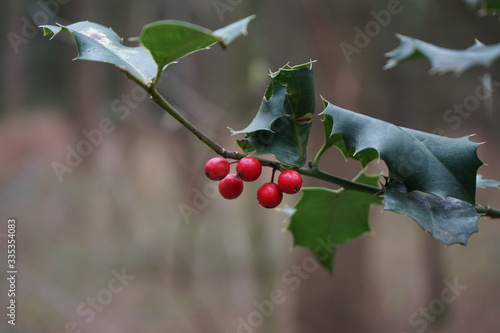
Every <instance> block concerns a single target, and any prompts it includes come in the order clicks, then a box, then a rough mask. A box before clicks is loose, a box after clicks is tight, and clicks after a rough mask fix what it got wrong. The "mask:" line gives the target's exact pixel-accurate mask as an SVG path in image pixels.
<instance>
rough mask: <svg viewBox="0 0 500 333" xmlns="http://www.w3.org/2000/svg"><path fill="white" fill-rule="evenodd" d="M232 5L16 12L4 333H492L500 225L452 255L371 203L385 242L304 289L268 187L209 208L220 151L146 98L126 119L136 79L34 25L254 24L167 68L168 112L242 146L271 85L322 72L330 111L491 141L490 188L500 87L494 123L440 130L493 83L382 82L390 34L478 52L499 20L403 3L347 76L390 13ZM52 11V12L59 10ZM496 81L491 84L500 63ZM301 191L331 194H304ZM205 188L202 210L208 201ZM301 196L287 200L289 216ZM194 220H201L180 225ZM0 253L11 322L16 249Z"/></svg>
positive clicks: (337, 166)
mask: <svg viewBox="0 0 500 333" xmlns="http://www.w3.org/2000/svg"><path fill="white" fill-rule="evenodd" d="M221 2H222V3H223V4H225V5H226V7H224V8H226V9H227V10H226V11H224V12H221V11H220V10H219V11H218V10H217V9H216V7H215V6H214V1H212V0H206V1H201V0H190V1H180V0H178V1H169V0H150V1H139V0H120V1H118V0H109V1H97V0H85V1H84V0H60V1H59V2H56V0H50V1H47V0H40V1H38V0H33V1H31V0H19V1H13V0H8V1H4V2H3V3H2V5H1V6H2V10H1V11H0V17H1V19H0V29H1V31H2V36H3V37H2V38H3V42H2V43H1V44H0V68H1V73H2V75H1V77H0V85H1V91H0V106H1V108H0V220H1V221H2V224H1V225H2V229H1V230H0V233H1V236H2V237H3V238H5V236H6V230H7V228H6V221H7V219H8V218H9V217H15V218H16V219H17V221H18V225H17V242H18V253H17V258H18V266H19V274H18V285H17V288H18V290H17V291H18V293H17V304H18V309H17V311H18V312H17V325H16V326H15V327H12V326H11V325H8V324H7V323H6V319H5V314H4V313H2V317H3V319H2V321H1V324H0V330H1V331H2V332H23V333H29V332H33V333H34V332H37V333H38V332H54V333H56V332H57V333H60V332H80V330H81V332H106V333H115V332H116V333H118V332H120V333H122V332H127V333H128V332H148V333H154V332H172V333H183V332H186V333H187V332H189V333H194V332H200V333H201V332H203V333H216V332H217V333H220V332H227V333H229V332H242V333H243V332H244V333H251V332H261V333H270V332H289V333H294V332H296V333H309V332H310V333H316V332H356V333H402V332H406V333H414V332H424V331H425V332H450V333H451V332H453V333H462V332H464V333H465V332H482V333H489V332H498V328H499V327H500V316H499V314H500V283H499V281H500V264H499V257H500V242H499V240H500V226H499V225H498V221H495V220H489V219H483V220H481V221H480V223H479V228H480V232H479V233H477V234H474V235H473V236H472V237H471V238H470V240H469V244H468V246H467V247H466V248H465V247H462V246H451V247H448V248H447V247H445V246H444V245H442V244H441V243H439V242H437V241H436V240H434V239H433V238H432V237H431V236H429V235H427V234H426V233H425V232H424V231H423V230H422V229H420V228H419V227H418V226H417V225H416V224H415V223H414V222H413V221H411V220H410V219H409V218H407V217H404V216H400V215H396V214H394V213H390V212H383V213H381V207H380V206H377V207H374V208H373V209H372V212H371V215H372V219H371V226H372V229H373V232H372V233H370V234H368V235H365V236H364V237H362V238H360V239H358V240H356V241H353V242H351V243H349V244H347V245H345V246H343V247H341V248H340V249H339V250H338V251H337V255H336V264H335V271H334V274H333V275H330V274H328V273H327V272H326V271H325V270H324V269H322V268H320V267H317V268H314V267H313V268H314V269H311V268H310V266H308V267H309V271H310V272H309V273H307V274H306V273H304V272H305V271H304V269H302V271H301V272H300V274H299V272H297V267H299V268H301V267H302V266H303V264H304V263H309V264H310V260H308V258H310V256H311V255H310V253H309V252H308V251H307V250H305V249H303V248H291V244H292V239H291V236H290V234H289V233H288V232H286V231H285V230H284V228H285V227H286V223H287V222H286V216H285V215H284V214H283V213H280V212H277V211H275V210H265V209H263V208H261V207H260V206H259V205H258V203H257V201H256V199H255V191H256V190H257V187H258V186H259V184H260V183H261V182H263V180H262V179H265V178H262V179H261V180H259V181H257V182H255V183H252V184H248V185H247V186H246V188H245V191H244V194H243V195H242V196H241V197H240V198H238V199H237V200H234V201H227V200H224V199H222V198H221V197H220V196H218V195H213V192H214V183H212V182H210V181H209V180H208V179H207V178H206V177H205V175H204V174H203V165H204V163H205V162H206V161H207V160H208V159H209V158H210V157H212V156H213V155H214V154H213V153H212V152H211V151H210V150H209V149H208V148H207V147H205V146H204V145H203V144H202V143H200V142H199V141H198V140H196V139H195V138H194V137H193V136H192V135H191V134H190V133H188V131H187V130H185V129H183V128H180V127H179V126H178V125H177V124H176V123H175V121H173V120H172V119H170V118H168V117H165V116H164V114H163V111H162V110H161V109H160V108H159V107H157V106H156V105H155V104H154V103H152V102H151V101H149V99H144V98H142V99H138V98H136V99H135V100H134V99H133V98H132V100H129V102H130V104H129V109H130V113H128V114H127V115H126V116H122V117H120V115H123V114H118V113H115V112H113V105H115V106H116V105H117V103H118V104H119V105H121V106H123V105H124V104H123V103H125V102H124V101H125V100H124V97H123V95H129V96H132V95H131V94H133V93H134V92H135V93H137V90H134V85H133V84H132V83H131V82H128V81H127V80H126V78H125V77H124V75H123V74H121V73H120V72H119V71H117V70H116V69H115V68H113V67H112V66H110V65H107V64H102V63H90V62H83V61H76V62H74V61H72V60H71V59H72V58H74V57H75V56H76V49H75V47H74V45H73V43H72V42H71V41H70V40H69V39H68V38H65V37H63V36H61V38H59V37H57V38H55V39H54V40H52V41H49V38H48V37H45V38H43V37H42V34H41V32H40V31H38V32H34V31H33V30H30V29H31V28H29V26H30V22H32V21H33V20H35V23H37V24H45V23H49V24H53V23H54V22H58V23H61V24H70V23H73V22H77V21H83V20H89V21H93V22H97V23H100V24H103V25H106V26H110V27H112V28H113V29H114V30H115V31H116V32H117V33H118V34H119V35H120V36H122V37H125V38H128V37H135V36H138V35H139V34H140V31H141V28H142V26H143V25H144V24H146V23H149V22H152V21H156V20H160V19H177V20H185V21H189V22H192V23H195V24H198V25H202V26H205V27H207V28H210V29H217V28H219V27H222V26H225V25H227V24H229V23H231V22H234V21H236V20H238V19H241V18H243V17H246V16H248V15H252V14H256V15H257V19H255V20H254V21H252V22H251V23H250V26H249V29H248V32H249V34H248V36H246V37H242V38H239V39H237V40H236V41H235V42H234V43H233V44H231V45H230V47H229V48H228V49H227V50H222V49H221V48H220V47H214V48H213V49H212V50H210V51H203V52H199V53H197V54H194V55H190V56H188V57H187V58H185V59H183V60H182V61H181V62H180V63H178V64H176V65H173V66H171V68H170V69H169V70H168V71H167V73H165V75H164V82H163V83H162V89H161V90H162V91H163V92H164V93H165V95H166V96H167V97H168V99H169V100H170V101H172V103H173V104H174V105H175V106H177V107H178V108H179V109H180V110H181V111H182V112H183V114H185V115H186V117H188V118H189V119H190V120H191V121H192V122H194V123H195V124H196V125H197V126H199V128H201V129H202V130H203V131H205V132H206V133H208V134H209V135H210V136H211V137H213V138H214V139H216V140H217V141H219V142H220V143H221V144H223V145H224V146H225V147H226V148H228V149H237V145H236V143H235V138H234V137H231V136H230V133H229V131H228V130H227V129H226V126H230V127H232V128H235V129H241V128H243V127H244V126H246V125H247V124H248V122H249V121H250V120H251V119H252V118H253V116H254V114H255V112H256V111H257V109H258V107H259V105H260V101H261V98H262V95H263V93H264V91H265V88H266V86H267V83H268V77H267V74H268V73H269V70H272V71H275V70H277V69H278V68H279V67H281V66H283V65H284V64H286V63H287V62H289V63H290V64H292V65H296V64H301V63H304V62H307V61H309V60H310V59H313V60H317V62H316V63H315V64H314V72H315V84H316V91H317V94H318V100H317V111H318V112H320V111H321V103H320V99H319V95H320V94H321V95H322V96H323V97H325V98H326V99H328V100H329V101H331V102H332V103H335V104H336V105H339V106H341V107H344V108H347V109H351V110H354V111H357V112H360V113H363V114H366V115H369V116H373V117H376V118H380V119H383V120H386V121H389V122H393V123H395V124H397V125H401V126H405V127H411V128H415V129H418V130H422V131H428V132H433V131H439V132H440V133H444V134H445V135H447V136H451V137H459V136H464V135H469V134H473V133H475V134H476V135H475V136H474V137H472V140H473V141H475V142H486V144H484V145H482V146H481V147H480V149H479V156H480V158H481V159H482V160H483V161H484V162H485V163H487V164H488V165H487V166H483V167H481V169H480V173H481V174H483V175H484V177H485V178H497V179H498V178H500V172H499V171H500V169H499V165H500V154H498V151H499V147H500V131H499V129H500V111H498V110H497V109H498V108H499V106H500V98H499V97H500V96H499V94H498V92H497V91H496V90H495V91H493V97H492V102H493V110H491V109H489V110H488V108H487V107H486V106H488V105H489V104H490V103H489V102H484V103H483V102H481V103H480V105H479V106H477V107H475V108H474V110H473V112H470V114H469V115H468V116H467V117H465V116H460V123H458V122H457V121H453V122H451V121H450V120H449V119H447V118H446V116H445V115H446V114H447V113H446V112H447V110H448V109H450V108H453V107H454V105H457V104H458V105H461V104H463V103H464V101H466V100H467V98H468V97H469V98H470V96H475V94H476V89H477V88H478V87H480V86H481V83H480V81H479V80H478V77H480V76H481V75H482V74H483V73H484V71H485V70H484V69H482V68H473V69H471V70H468V71H467V72H465V73H464V74H462V75H461V76H460V77H456V76H454V75H451V74H446V75H440V76H435V75H434V76H432V75H429V73H428V69H429V68H430V65H429V63H428V62H427V61H424V60H418V61H413V62H408V63H405V64H402V65H400V66H398V67H396V68H394V69H391V70H388V71H383V70H382V67H383V65H384V64H385V62H386V58H384V53H386V52H388V51H390V50H392V49H393V48H395V47H396V46H397V45H398V44H399V42H398V39H397V38H396V36H395V34H396V33H401V34H404V35H408V36H411V37H415V38H419V39H422V40H425V41H428V42H430V43H434V44H437V45H440V46H443V47H448V48H456V49H463V48H467V47H469V46H471V45H472V44H473V43H474V39H475V38H477V39H479V40H480V41H482V42H483V43H486V44H492V43H500V35H499V33H498V31H499V27H500V23H499V22H498V18H496V17H481V16H479V15H478V8H475V7H471V6H470V5H468V4H467V3H465V2H464V1H462V0H419V1H410V0H407V1H401V6H402V8H403V9H402V11H401V12H400V13H398V14H396V15H392V16H391V18H390V22H389V23H388V24H387V26H386V27H383V28H381V29H380V33H378V34H377V35H376V36H375V37H373V38H371V39H370V43H369V44H368V45H367V46H366V47H363V48H361V50H360V52H359V53H356V54H353V55H352V57H351V59H350V61H347V59H346V58H345V57H344V54H343V53H342V50H341V48H340V44H341V43H342V42H344V43H348V44H351V45H354V38H355V35H356V31H355V30H354V29H355V28H356V27H358V28H360V29H361V30H364V28H365V26H366V24H367V23H368V22H370V21H373V20H374V17H373V15H372V13H371V11H380V10H383V9H387V8H388V4H389V3H390V2H391V1H373V0H372V1H368V0H356V1H352V0H338V1H326V0H315V1H314V0H291V1H290V0H287V1H285V0H275V1H260V0H254V1H246V0H241V1H236V0H232V1H229V0H221V1H219V2H218V3H221ZM46 3H52V4H54V3H56V4H58V5H57V6H54V5H52V6H49V10H48V11H47V10H46V9H44V8H46V7H44V6H43V4H46ZM219 5H220V4H219ZM51 9H52V12H51V11H50V10H51ZM44 13H45V14H44ZM51 13H52V14H53V15H52V14H51ZM49 14H51V15H49ZM36 20H38V22H36ZM9 34H10V35H9ZM13 34H15V35H17V36H19V37H20V38H21V39H16V40H17V41H18V42H16V43H13V42H12V40H11V39H9V36H11V37H12V36H13ZM126 43H128V44H130V45H133V44H132V43H130V42H126ZM490 72H491V73H492V78H493V87H494V88H496V87H498V86H499V85H498V84H496V85H495V82H497V81H496V80H500V76H499V73H498V65H494V66H493V67H492V68H491V69H490ZM498 82H500V81H498ZM120 103H122V104H120ZM448 115H449V114H448ZM453 115H454V116H457V114H456V113H455V114H453ZM103 118H110V119H111V120H112V122H113V125H114V127H113V128H114V130H112V131H111V132H110V133H107V134H104V138H103V140H102V142H101V143H100V144H98V145H97V146H94V147H93V150H92V152H91V153H90V154H88V155H87V156H85V157H83V160H82V162H81V163H79V165H78V166H77V167H75V168H73V170H72V172H66V173H64V174H63V175H62V181H59V179H58V177H57V176H56V174H55V172H54V170H53V167H52V164H53V162H54V161H57V162H60V163H63V164H65V158H66V155H67V153H68V152H67V147H68V146H69V147H71V148H73V149H75V147H76V146H77V144H78V143H79V142H80V141H81V140H85V139H86V138H85V136H84V134H83V131H85V130H86V131H90V130H92V129H95V128H97V127H98V126H99V122H100V121H101V120H102V119H103ZM320 119H321V117H317V119H316V120H315V122H314V125H313V133H312V136H311V140H310V156H311V155H312V154H313V153H314V152H315V151H316V150H317V149H318V148H319V147H320V145H321V142H322V138H323V133H322V132H323V130H322V126H321V121H320ZM322 166H324V167H325V168H326V169H327V170H331V171H332V172H335V173H336V174H339V175H341V176H345V177H351V176H353V175H355V174H356V173H357V172H358V171H359V167H358V166H357V163H352V162H345V161H344V159H343V158H342V156H341V155H340V153H339V152H338V151H336V150H331V151H330V152H329V153H328V158H327V159H326V160H325V161H324V162H323V164H322ZM380 167H381V166H380V165H379V166H377V165H371V166H370V168H372V169H373V170H378V169H380ZM266 172H267V171H266ZM263 177H267V175H265V176H263ZM305 185H307V186H312V185H322V186H328V187H329V186H330V184H324V183H321V182H317V181H312V180H310V179H307V180H305ZM200 191H201V193H205V194H208V199H207V200H203V199H200V195H199V193H200ZM298 198H299V196H287V197H286V199H285V200H284V202H283V203H282V205H281V207H286V206H292V205H293V204H294V203H295V201H296V200H298ZM478 202H480V203H482V204H484V205H492V206H496V207H498V206H500V193H498V190H496V191H495V190H479V191H478ZM182 207H191V208H192V209H193V210H192V212H193V214H191V215H189V216H187V217H186V216H183V215H182V214H181V208H182ZM311 223H314V221H311ZM0 240H2V243H1V244H0V246H1V254H0V260H1V262H2V264H1V265H0V267H2V271H1V272H0V278H1V280H2V281H4V282H2V283H1V284H0V286H1V288H0V295H1V300H2V301H1V304H2V308H3V309H4V310H3V311H5V307H4V306H6V304H7V303H6V294H7V288H6V287H7V283H5V281H6V280H5V274H6V269H4V267H5V265H4V263H6V242H5V239H0ZM123 270H125V272H126V274H127V275H129V276H131V277H133V279H132V278H130V279H131V280H130V281H126V282H125V284H124V285H123V288H121V289H120V292H115V291H116V289H113V290H115V291H113V290H111V287H110V283H111V282H113V281H114V282H113V283H116V280H114V276H115V275H114V274H116V272H123ZM291 279H293V281H294V283H293V284H291V283H290V281H291ZM445 281H447V282H445ZM454 283H458V284H459V285H464V286H466V287H467V288H466V289H465V290H459V291H458V292H457V290H455V292H456V297H455V298H454V299H453V301H451V302H449V303H443V301H442V297H443V292H445V291H446V292H450V290H449V288H450V287H449V285H450V284H454ZM292 286H293V287H294V288H291V287H292ZM447 288H448V289H447ZM109 290H111V291H113V293H110V292H109ZM273 290H278V291H280V292H282V293H283V295H284V296H283V297H284V299H283V298H282V299H281V300H282V301H283V302H281V304H276V305H275V306H274V309H273V311H270V310H269V308H268V310H269V311H268V310H265V309H264V310H258V309H259V304H268V303H266V302H265V301H266V300H270V299H271V295H272V291H273ZM110 295H111V298H110ZM446 295H448V294H446ZM96 297H97V298H96ZM92 298H94V299H97V300H98V302H100V303H99V304H98V305H99V306H98V307H95V309H96V310H95V312H94V314H95V316H91V315H90V312H89V309H91V307H90V305H89V303H88V302H89V300H91V299H92ZM440 300H441V301H440ZM82 304H83V305H82ZM442 304H445V307H442V306H441V305H442ZM429 307H431V310H432V311H431V312H429V314H428V315H427V317H426V316H425V315H424V313H425V311H426V310H425V309H426V308H427V309H428V308H429ZM82 310H87V312H85V314H82ZM3 311H2V312H3ZM258 311H260V314H259V312H258ZM434 314H436V315H434ZM261 318H262V319H263V320H260V319H261ZM249 322H250V323H252V325H253V326H252V325H250V324H249ZM254 326H255V327H254Z"/></svg>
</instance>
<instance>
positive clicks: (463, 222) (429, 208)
mask: <svg viewBox="0 0 500 333" xmlns="http://www.w3.org/2000/svg"><path fill="white" fill-rule="evenodd" d="M384 199H385V206H384V209H385V210H390V211H393V212H396V213H399V214H403V215H407V216H409V217H411V218H412V219H413V220H415V221H416V222H417V223H418V224H419V225H420V226H421V227H422V228H423V229H424V230H426V231H428V232H429V233H431V234H432V235H433V236H434V238H436V239H437V240H439V241H441V242H443V243H444V244H446V245H451V244H455V243H460V244H464V245H465V244H467V240H468V238H469V236H470V235H471V234H473V233H475V232H477V231H478V229H477V221H478V219H479V217H480V215H479V214H478V213H477V211H476V209H475V208H474V206H473V205H471V204H470V203H468V202H465V201H462V200H459V199H455V198H452V197H446V198H442V197H438V196H435V195H433V194H429V193H424V192H420V191H411V192H410V193H408V192H407V190H406V187H405V186H404V185H403V184H402V183H400V182H399V181H397V180H393V181H391V182H389V183H388V184H387V186H386V192H385V194H384Z"/></svg>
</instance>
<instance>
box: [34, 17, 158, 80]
mask: <svg viewBox="0 0 500 333" xmlns="http://www.w3.org/2000/svg"><path fill="white" fill-rule="evenodd" d="M43 30H44V35H48V34H50V33H53V34H54V36H55V35H57V34H58V33H60V32H61V31H67V32H69V33H70V34H71V35H72V36H73V39H74V40H75V43H76V47H77V50H78V56H77V57H76V59H80V60H90V61H98V62H106V63H110V64H113V65H115V66H117V67H118V68H119V69H120V70H122V71H125V72H128V73H130V74H132V75H133V76H135V77H136V78H138V79H139V80H140V81H141V82H143V83H148V82H150V81H151V80H153V79H154V78H155V76H156V73H157V66H156V63H155V62H154V60H153V58H152V57H151V54H150V53H149V51H148V50H147V49H145V48H144V47H143V46H137V47H128V46H124V45H123V42H122V39H121V38H120V37H119V36H118V35H117V34H116V33H115V32H114V31H113V30H111V29H110V28H106V27H104V26H102V25H100V24H97V23H92V22H78V23H74V24H71V25H68V26H52V25H46V26H43Z"/></svg>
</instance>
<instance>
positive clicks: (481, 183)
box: [476, 175, 500, 188]
mask: <svg viewBox="0 0 500 333" xmlns="http://www.w3.org/2000/svg"><path fill="white" fill-rule="evenodd" d="M476 187H477V188H500V182H499V181H498V180H494V179H483V176H482V175H477V179H476Z"/></svg>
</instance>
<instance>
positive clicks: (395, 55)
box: [384, 35, 500, 75]
mask: <svg viewBox="0 0 500 333" xmlns="http://www.w3.org/2000/svg"><path fill="white" fill-rule="evenodd" d="M398 38H399V39H400V44H399V46H398V47H396V48H395V49H394V50H392V51H390V52H388V53H387V54H386V56H387V57H389V58H390V59H389V60H388V61H387V64H386V65H385V66H384V69H389V68H393V67H395V66H396V65H397V64H399V63H401V62H403V61H406V60H410V59H418V58H426V59H427V60H429V61H430V63H431V65H432V67H431V70H430V71H431V73H447V72H454V73H455V74H457V75H460V74H461V73H462V72H464V71H465V70H467V69H468V68H470V67H473V66H486V67H488V66H490V65H491V64H492V63H493V62H495V61H497V59H498V58H499V57H500V44H494V45H484V44H483V43H481V42H479V41H477V40H476V43H475V44H474V45H472V46H471V47H469V48H467V49H465V50H451V49H446V48H443V47H439V46H436V45H432V44H429V43H426V42H424V41H421V40H418V39H415V38H411V37H407V36H403V35H398Z"/></svg>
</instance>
